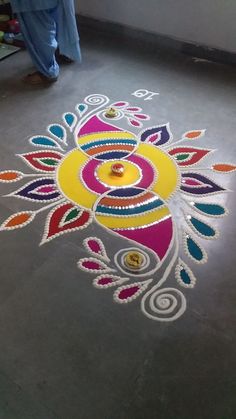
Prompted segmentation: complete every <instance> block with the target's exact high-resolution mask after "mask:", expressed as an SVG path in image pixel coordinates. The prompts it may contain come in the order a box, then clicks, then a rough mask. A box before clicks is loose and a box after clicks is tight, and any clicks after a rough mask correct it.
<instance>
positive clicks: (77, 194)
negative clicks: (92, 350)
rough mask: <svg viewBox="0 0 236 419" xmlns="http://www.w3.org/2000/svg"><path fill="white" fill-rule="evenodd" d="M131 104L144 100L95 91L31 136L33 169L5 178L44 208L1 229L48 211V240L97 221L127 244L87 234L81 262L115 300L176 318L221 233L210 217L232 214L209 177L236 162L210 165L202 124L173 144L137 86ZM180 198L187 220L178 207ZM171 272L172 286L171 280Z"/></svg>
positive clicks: (0, 177)
mask: <svg viewBox="0 0 236 419" xmlns="http://www.w3.org/2000/svg"><path fill="white" fill-rule="evenodd" d="M153 95H154V94H153ZM150 99H152V98H150ZM132 100H133V101H135V102H136V103H137V102H138V105H136V104H135V105H133V104H132V105H130V104H129V103H128V102H126V101H119V102H115V103H111V102H110V100H109V98H108V97H107V96H104V95H99V94H93V95H90V96H88V97H86V98H85V99H84V100H83V101H82V102H81V103H79V104H78V105H77V106H76V110H75V112H73V113H72V112H68V113H65V114H64V115H63V124H57V123H54V124H52V125H50V126H49V127H48V128H47V131H48V133H47V135H45V134H42V135H38V136H34V137H32V138H30V140H29V142H30V145H31V146H33V147H35V148H36V149H35V150H34V151H30V152H29V153H25V154H21V155H19V157H20V158H21V159H23V161H24V162H25V163H26V164H27V166H28V168H29V169H30V171H29V170H26V172H27V173H22V172H20V171H16V170H7V171H1V172H0V182H2V183H9V184H11V183H14V182H20V181H21V182H22V181H24V180H25V184H24V185H23V186H22V185H21V187H20V188H18V189H17V190H15V191H14V192H11V193H10V194H8V195H7V196H8V197H12V198H13V197H16V198H21V199H23V200H28V201H31V202H36V203H39V204H41V205H40V208H39V209H36V210H31V211H29V210H27V211H26V210H25V211H24V210H22V211H21V212H18V213H16V214H13V215H11V216H10V217H9V218H8V219H7V220H5V221H4V222H3V223H2V225H1V227H0V230H1V231H12V230H15V229H20V228H23V227H26V226H27V225H28V224H30V223H31V222H32V221H33V220H34V218H35V217H36V216H37V214H39V213H41V212H43V211H45V212H47V215H46V223H45V228H44V233H43V237H42V241H41V244H46V243H47V242H49V241H51V240H54V239H56V238H57V237H58V236H61V235H62V234H65V233H72V232H77V231H78V232H79V231H80V230H82V229H86V228H87V227H88V226H89V225H90V224H91V223H98V224H99V225H100V226H102V227H103V228H104V229H106V231H107V234H112V235H113V240H117V241H119V240H120V238H122V239H123V240H120V242H121V243H122V245H123V243H124V240H126V242H127V246H126V247H125V248H123V247H122V248H121V249H120V250H119V251H118V252H117V253H116V254H115V255H111V254H109V253H110V251H109V249H107V248H105V245H104V243H103V241H102V240H101V238H99V237H95V236H92V237H90V236H88V237H87V238H86V239H85V240H84V241H83V246H84V248H85V249H86V251H87V253H88V257H85V258H82V259H80V260H79V261H78V268H79V269H81V270H83V271H85V272H87V273H90V274H91V277H92V283H93V285H94V286H95V287H96V288H97V289H98V290H107V289H113V299H114V302H116V303H120V304H123V303H131V302H132V301H134V300H136V299H139V300H140V305H141V310H142V312H143V313H144V314H145V315H146V316H147V317H148V318H150V319H153V320H157V321H173V320H176V319H178V318H179V317H180V316H181V315H183V313H184V312H185V310H186V306H187V304H186V295H187V294H186V292H187V290H186V289H192V288H194V287H195V285H196V283H197V279H196V277H195V275H194V273H193V270H194V269H193V268H192V266H193V265H194V263H197V264H203V263H205V262H207V252H206V250H205V249H204V245H202V244H200V243H199V240H200V239H206V240H212V239H216V238H217V237H218V231H217V230H216V228H215V227H213V225H212V223H211V221H208V219H209V220H211V219H216V218H219V217H223V216H225V215H226V214H227V209H226V208H225V207H224V206H223V205H222V204H220V203H218V202H217V194H221V193H225V192H227V190H226V188H224V187H223V186H221V185H219V184H218V183H216V182H215V180H214V179H212V178H211V177H208V175H207V173H208V172H211V171H212V172H215V173H217V174H228V173H232V172H234V171H235V170H236V166H235V165H234V164H231V163H221V162H220V163H214V164H212V165H210V167H209V165H208V166H207V164H206V165H205V161H207V160H206V159H207V157H208V156H209V155H210V153H212V152H213V151H214V150H210V149H207V148H202V147H196V146H195V143H196V142H198V143H199V145H200V144H201V141H202V140H201V139H202V137H203V136H204V135H205V130H202V129H195V130H192V131H188V132H185V133H184V134H183V135H182V137H181V138H180V139H179V140H174V137H173V135H172V133H171V131H170V126H169V124H165V125H158V123H157V122H158V121H154V125H151V126H148V125H150V122H149V120H150V117H149V116H148V115H146V114H145V113H143V111H142V109H141V108H140V102H141V101H142V102H143V99H142V95H139V93H138V92H135V94H133V97H132ZM144 100H147V99H144ZM143 103H144V104H145V102H143ZM124 124H126V125H127V129H126V128H123V127H124ZM144 124H145V125H146V127H145V128H144ZM121 126H122V127H121ZM68 133H73V135H74V141H75V144H72V142H71V141H69V140H68ZM202 142H203V141H202ZM72 147H73V148H72ZM199 163H200V164H201V166H197V165H198V164H199ZM203 164H204V166H203ZM32 171H33V172H32ZM213 196H214V199H213V198H211V197H213ZM176 197H177V198H178V200H177V201H178V202H181V205H180V212H181V217H179V216H178V217H176V214H175V211H173V210H171V208H172V205H171V203H173V200H175V199H176ZM8 199H9V198H8ZM177 201H176V202H177ZM78 234H79V233H78ZM57 240H60V238H59V237H58V239H57ZM182 249H183V250H184V252H182ZM181 252H182V253H183V254H184V256H182V253H181ZM193 262H194V263H193ZM189 265H191V268H190V267H189ZM86 277H87V275H86ZM173 277H175V286H174V287H173V286H168V281H169V280H170V278H172V279H173ZM80 280H81V279H80ZM86 280H87V278H86ZM172 283H173V281H172ZM108 297H109V294H108ZM97 298H99V292H98V295H97Z"/></svg>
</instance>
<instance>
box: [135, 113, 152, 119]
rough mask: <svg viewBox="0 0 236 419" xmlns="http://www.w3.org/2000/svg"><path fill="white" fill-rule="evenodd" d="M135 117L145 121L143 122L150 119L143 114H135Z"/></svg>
mask: <svg viewBox="0 0 236 419" xmlns="http://www.w3.org/2000/svg"><path fill="white" fill-rule="evenodd" d="M134 117H135V118H138V119H143V120H147V119H149V117H148V116H147V115H145V114H143V113H139V114H135V115H134Z"/></svg>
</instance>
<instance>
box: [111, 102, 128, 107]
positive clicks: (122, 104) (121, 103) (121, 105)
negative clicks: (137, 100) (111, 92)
mask: <svg viewBox="0 0 236 419" xmlns="http://www.w3.org/2000/svg"><path fill="white" fill-rule="evenodd" d="M112 106H115V107H116V108H124V107H125V106H128V102H116V103H113V104H112Z"/></svg>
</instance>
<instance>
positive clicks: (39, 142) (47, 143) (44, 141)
mask: <svg viewBox="0 0 236 419" xmlns="http://www.w3.org/2000/svg"><path fill="white" fill-rule="evenodd" d="M30 142H31V144H33V145H36V146H42V147H55V148H60V146H59V145H58V143H57V142H56V141H55V140H52V139H51V138H49V137H44V136H42V137H39V136H38V137H33V138H31V139H30Z"/></svg>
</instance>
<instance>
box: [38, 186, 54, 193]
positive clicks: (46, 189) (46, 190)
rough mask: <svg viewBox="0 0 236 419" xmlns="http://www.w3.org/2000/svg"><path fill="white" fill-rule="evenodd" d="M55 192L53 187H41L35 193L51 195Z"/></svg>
mask: <svg viewBox="0 0 236 419" xmlns="http://www.w3.org/2000/svg"><path fill="white" fill-rule="evenodd" d="M54 191H55V187H54V186H42V187H41V188H38V189H37V190H36V191H35V192H37V193H46V194H47V193H51V192H54Z"/></svg>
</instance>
